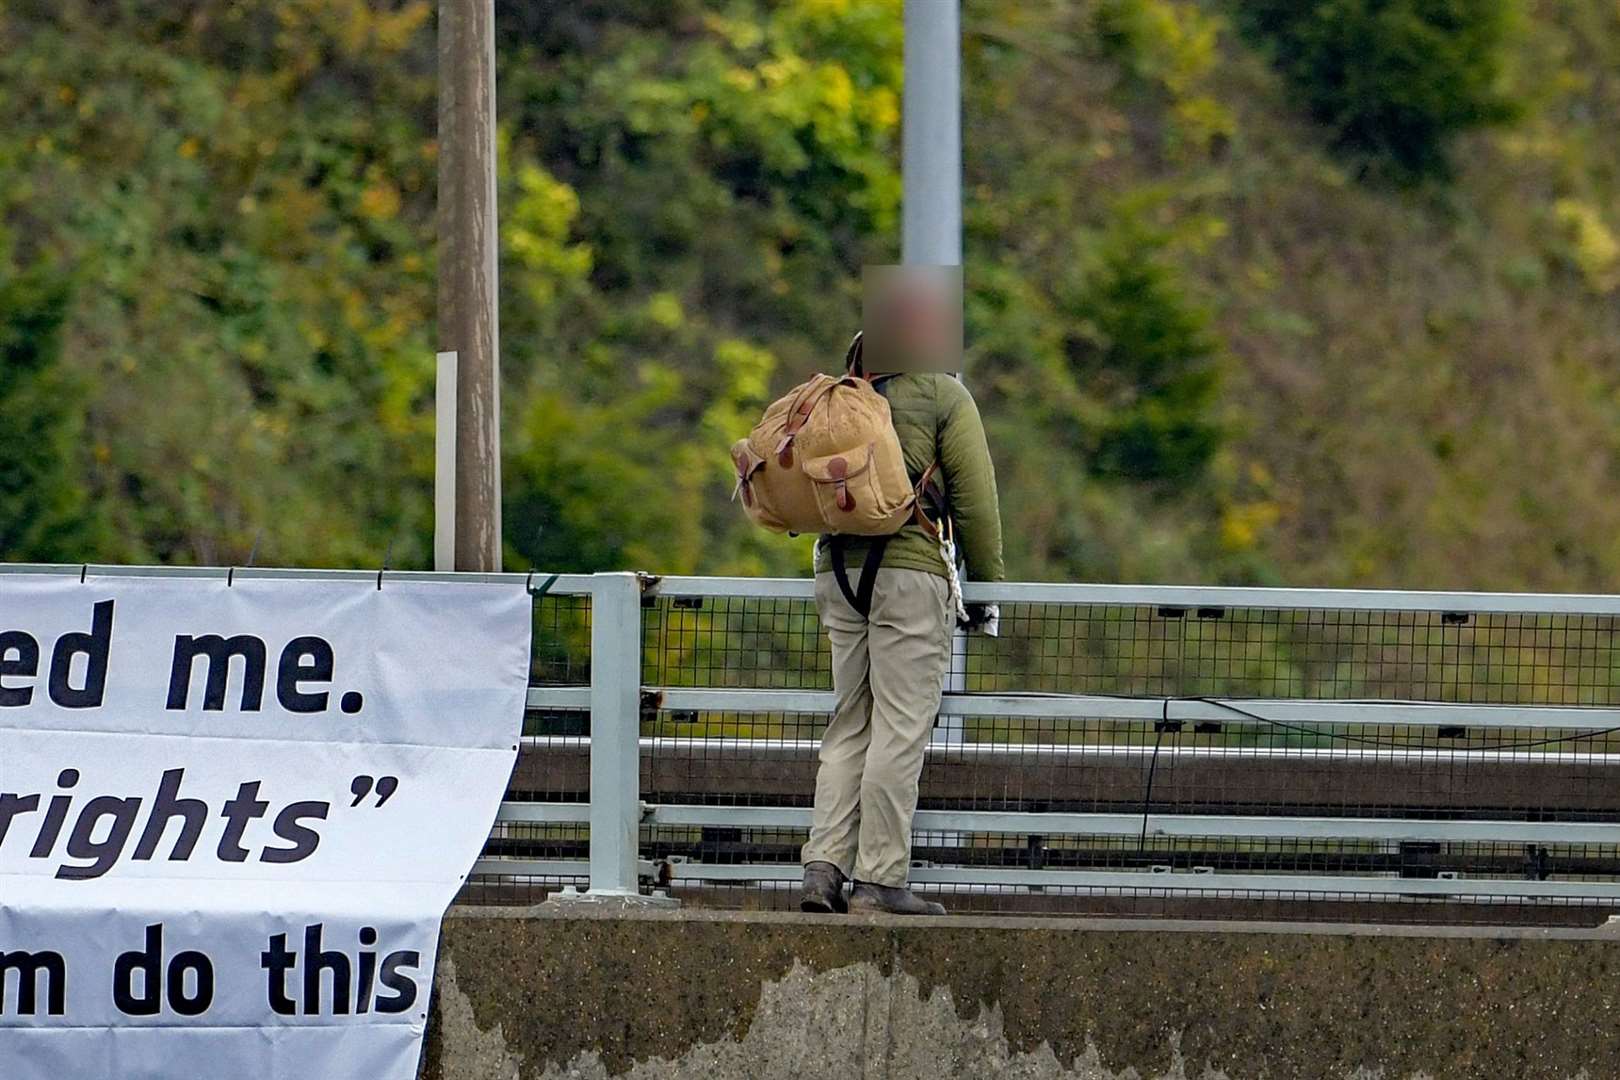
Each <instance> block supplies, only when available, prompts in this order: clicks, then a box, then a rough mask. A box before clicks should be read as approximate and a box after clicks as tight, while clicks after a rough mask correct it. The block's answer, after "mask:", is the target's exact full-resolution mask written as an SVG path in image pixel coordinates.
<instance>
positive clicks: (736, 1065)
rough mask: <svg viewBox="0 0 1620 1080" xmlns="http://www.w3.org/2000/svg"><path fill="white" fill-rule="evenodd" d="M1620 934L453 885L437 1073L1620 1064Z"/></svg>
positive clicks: (1245, 1077) (1024, 1072) (1598, 1076)
mask: <svg viewBox="0 0 1620 1080" xmlns="http://www.w3.org/2000/svg"><path fill="white" fill-rule="evenodd" d="M1617 974H1620V935H1617V936H1610V935H1608V934H1605V933H1603V932H1598V933H1595V934H1594V933H1592V932H1582V931H1565V930H1544V931H1530V932H1513V931H1469V930H1463V931H1432V930H1418V929H1412V928H1405V929H1393V930H1384V931H1378V930H1376V929H1369V928H1315V929H1311V928H1290V929H1288V930H1286V931H1285V930H1282V929H1278V928H1264V927H1240V926H1223V925H1220V924H1201V925H1188V924H1168V923H1140V922H1124V921H1106V920H1098V921H1091V920H1057V919H984V920H976V919H971V918H947V919H931V920H912V921H907V920H901V919H850V918H838V917H813V916H801V915H791V914H770V913H754V914H741V913H715V912H692V913H685V912H676V913H629V914H624V915H609V914H584V915H579V914H558V913H554V912H549V911H544V910H539V909H535V910H528V911H521V912H514V911H511V910H510V909H500V910H495V909H484V910H479V909H457V910H453V911H452V913H451V916H450V917H449V918H447V919H446V920H445V928H444V938H443V944H442V947H441V954H440V970H439V977H438V981H437V985H436V992H435V1004H434V1013H433V1018H432V1021H431V1023H430V1029H429V1037H428V1049H427V1054H426V1059H425V1063H424V1069H423V1074H422V1075H423V1078H424V1080H561V1078H564V1077H567V1078H579V1080H600V1078H606V1077H621V1076H622V1077H630V1078H633V1080H665V1078H669V1080H684V1078H688V1077H692V1078H696V1077H702V1078H704V1080H731V1078H744V1077H747V1078H755V1077H801V1076H802V1077H818V1078H820V1077H832V1078H840V1080H842V1078H850V1077H863V1078H873V1080H908V1078H919V1080H920V1078H927V1080H954V1078H958V1077H961V1078H969V1077H972V1078H979V1077H1013V1078H1019V1080H1071V1078H1072V1080H1082V1078H1083V1080H1125V1078H1127V1077H1129V1078H1135V1080H1148V1078H1163V1080H1215V1078H1225V1080H1274V1078H1296V1077H1297V1078H1315V1077H1333V1078H1344V1080H1412V1078H1417V1077H1423V1078H1428V1080H1452V1078H1464V1077H1466V1078H1492V1080H1510V1078H1519V1077H1523V1078H1549V1080H1551V1078H1558V1080H1573V1078H1577V1077H1579V1078H1584V1080H1603V1078H1608V1077H1620V985H1617V981H1616V978H1615V976H1616V975H1617Z"/></svg>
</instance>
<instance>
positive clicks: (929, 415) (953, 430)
mask: <svg viewBox="0 0 1620 1080" xmlns="http://www.w3.org/2000/svg"><path fill="white" fill-rule="evenodd" d="M878 389H879V390H881V391H882V393H883V395H884V396H885V397H886V398H888V399H889V411H890V413H891V414H892V415H893V417H894V429H895V431H896V433H898V434H899V436H900V448H901V449H902V450H903V451H905V455H906V471H907V472H909V473H910V474H911V479H912V482H913V483H915V482H916V481H917V478H918V477H920V476H922V474H923V470H925V469H927V468H928V466H929V465H931V464H933V463H934V462H935V461H938V462H939V466H940V467H939V471H938V472H937V473H935V476H936V477H937V478H938V479H939V482H940V486H941V487H942V488H943V489H944V491H945V496H946V500H947V502H948V504H949V506H950V511H951V519H952V520H953V521H954V522H955V523H956V547H957V551H958V552H960V553H961V555H962V556H963V558H964V560H965V561H966V564H967V570H966V577H967V578H968V579H969V580H971V581H1001V580H1003V578H1005V576H1006V570H1005V568H1004V567H1003V566H1002V561H1001V509H1000V507H999V505H998V503H997V498H996V470H995V466H994V465H993V464H992V463H991V461H990V447H989V446H988V445H987V444H986V442H985V438H984V423H983V422H982V421H981V420H980V419H979V407H978V406H977V405H975V404H974V403H973V395H971V394H969V393H968V392H967V388H966V387H964V386H963V385H962V384H961V382H960V381H958V380H957V379H955V378H953V377H951V376H950V375H945V374H942V373H940V372H909V373H907V374H903V375H890V376H887V377H882V378H880V379H879V380H878ZM870 542H871V540H870V539H869V538H867V537H860V536H851V537H848V538H847V539H846V541H845V543H846V545H847V552H848V553H847V555H846V559H845V565H846V566H847V567H848V570H849V574H850V577H851V579H853V578H854V577H855V576H857V575H858V574H859V573H860V570H861V563H862V560H864V559H865V558H866V549H867V545H868V544H869V543H870ZM882 565H883V566H884V567H886V568H890V569H897V570H925V571H927V572H929V573H931V574H938V575H940V576H941V577H943V576H945V562H944V560H943V559H941V558H940V557H939V547H938V546H937V545H936V544H935V543H934V541H932V540H930V539H929V538H928V534H927V533H925V532H923V530H922V528H921V527H920V526H918V525H917V524H916V523H915V522H913V523H912V524H909V525H907V526H906V527H905V528H904V529H901V530H900V533H899V535H897V536H896V537H894V539H892V540H890V541H889V546H888V549H887V550H886V551H884V553H883V562H882ZM831 570H832V555H831V553H830V552H829V551H828V545H827V537H825V536H824V537H822V538H821V543H820V544H819V545H818V547H817V549H816V573H818V574H823V573H827V572H829V571H831Z"/></svg>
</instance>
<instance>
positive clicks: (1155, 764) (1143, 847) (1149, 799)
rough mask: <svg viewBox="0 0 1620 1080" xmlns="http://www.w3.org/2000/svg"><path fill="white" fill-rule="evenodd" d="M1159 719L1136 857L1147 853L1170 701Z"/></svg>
mask: <svg viewBox="0 0 1620 1080" xmlns="http://www.w3.org/2000/svg"><path fill="white" fill-rule="evenodd" d="M1163 704H1164V709H1163V712H1162V713H1161V714H1160V717H1159V732H1158V734H1157V735H1155V736H1154V737H1153V757H1152V758H1151V759H1150V760H1149V761H1148V774H1147V787H1146V788H1145V789H1144V790H1143V792H1142V835H1141V837H1140V838H1139V839H1138V840H1137V844H1136V852H1137V854H1138V855H1145V854H1146V853H1147V831H1148V810H1149V808H1150V807H1151V806H1152V803H1153V776H1154V774H1155V773H1157V772H1158V771H1159V747H1160V746H1162V745H1163V744H1164V733H1165V732H1166V731H1168V730H1169V729H1170V699H1169V698H1165V699H1164V703H1163Z"/></svg>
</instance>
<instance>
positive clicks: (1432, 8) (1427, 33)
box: [1234, 0, 1515, 181]
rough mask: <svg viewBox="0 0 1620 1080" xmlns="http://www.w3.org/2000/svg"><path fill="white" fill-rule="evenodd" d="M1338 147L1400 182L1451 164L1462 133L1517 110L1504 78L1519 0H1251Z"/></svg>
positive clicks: (1278, 60)
mask: <svg viewBox="0 0 1620 1080" xmlns="http://www.w3.org/2000/svg"><path fill="white" fill-rule="evenodd" d="M1234 10H1235V11H1236V12H1237V13H1238V21H1239V22H1240V24H1241V25H1242V26H1243V27H1244V28H1245V29H1247V30H1248V32H1249V33H1250V35H1251V36H1252V37H1254V38H1256V39H1257V40H1259V41H1261V42H1263V43H1264V45H1265V46H1266V47H1267V49H1268V51H1269V52H1270V54H1271V57H1272V60H1273V62H1274V63H1275V64H1276V65H1277V67H1278V69H1279V70H1281V71H1282V72H1283V74H1284V75H1285V76H1286V77H1287V79H1288V81H1289V83H1290V84H1291V85H1293V86H1294V87H1295V88H1297V89H1298V90H1299V91H1301V92H1302V93H1303V94H1304V100H1305V102H1306V104H1307V105H1308V107H1309V108H1310V111H1311V115H1312V116H1314V117H1315V118H1316V120H1317V121H1319V122H1320V123H1322V124H1323V125H1325V126H1326V127H1327V129H1328V131H1329V132H1330V135H1331V138H1332V141H1333V144H1334V145H1335V146H1336V147H1338V148H1339V149H1340V150H1343V151H1346V152H1348V153H1351V154H1353V155H1359V156H1362V157H1364V158H1365V159H1367V160H1368V162H1369V163H1370V165H1371V166H1372V167H1373V168H1375V169H1377V170H1379V171H1382V172H1386V173H1388V174H1390V175H1392V176H1393V177H1395V178H1396V179H1399V180H1404V181H1411V180H1418V179H1423V178H1427V177H1436V176H1443V175H1445V174H1446V173H1447V172H1448V171H1449V162H1448V157H1447V151H1448V150H1449V143H1450V139H1451V137H1452V136H1453V135H1454V134H1456V133H1458V132H1462V131H1468V130H1470V129H1473V128H1478V127H1484V126H1488V125H1493V124H1501V123H1503V122H1505V121H1507V120H1509V119H1511V118H1512V117H1513V115H1514V111H1515V110H1514V103H1513V100H1512V98H1510V97H1508V96H1507V95H1506V94H1505V93H1504V90H1503V86H1502V67H1503V52H1504V46H1505V45H1506V43H1507V37H1508V34H1509V32H1510V30H1511V28H1512V25H1513V19H1512V16H1513V12H1514V0H1312V2H1309V3H1306V2H1302V0H1242V2H1240V3H1237V4H1235V5H1234Z"/></svg>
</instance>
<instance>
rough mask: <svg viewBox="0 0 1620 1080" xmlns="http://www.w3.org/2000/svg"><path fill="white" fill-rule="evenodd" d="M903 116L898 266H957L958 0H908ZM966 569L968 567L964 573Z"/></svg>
mask: <svg viewBox="0 0 1620 1080" xmlns="http://www.w3.org/2000/svg"><path fill="white" fill-rule="evenodd" d="M905 65H906V74H905V79H906V83H905V94H904V98H903V100H902V103H901V106H902V112H901V158H900V168H901V179H902V184H903V191H902V201H901V207H900V212H901V235H900V260H901V262H904V263H914V264H917V265H922V266H961V265H962V23H961V8H960V4H959V2H958V0H906V45H905ZM968 569H969V570H970V571H971V570H972V569H973V568H972V567H968ZM966 688H967V635H966V634H964V633H962V631H960V630H957V631H956V632H955V633H954V634H952V636H951V666H950V670H949V673H948V674H947V675H946V677H945V690H946V692H947V693H954V694H959V693H962V692H963V691H964V690H965V689H966ZM965 738H966V723H965V720H964V718H963V717H961V716H953V715H949V714H946V715H942V716H941V717H940V718H939V724H938V725H937V726H936V727H935V728H934V732H933V735H932V736H931V738H930V741H931V742H933V743H934V744H935V745H952V744H957V743H961V742H963V741H965Z"/></svg>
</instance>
